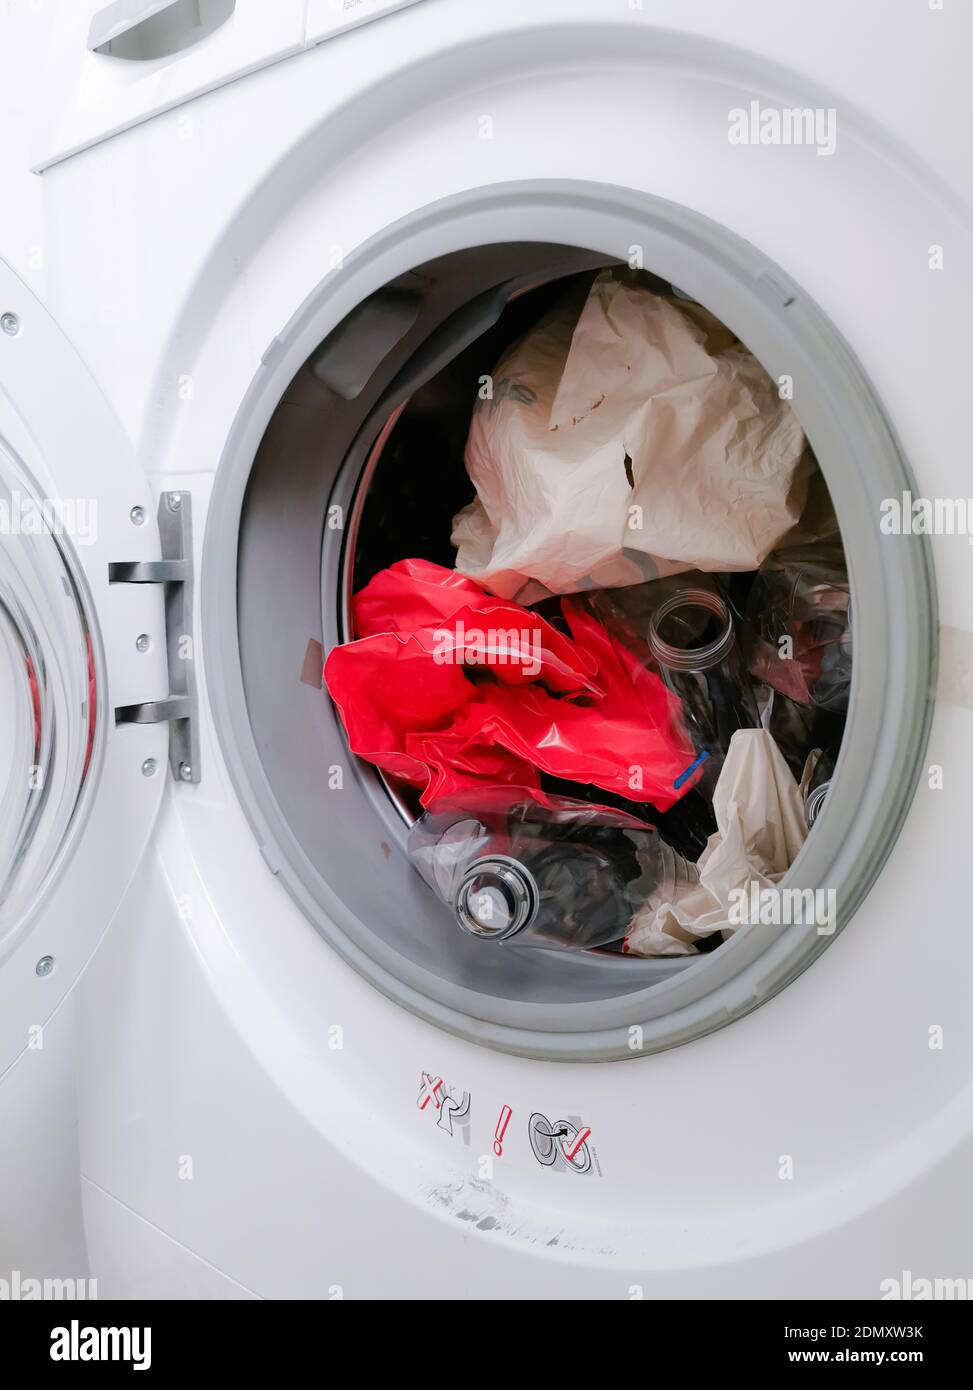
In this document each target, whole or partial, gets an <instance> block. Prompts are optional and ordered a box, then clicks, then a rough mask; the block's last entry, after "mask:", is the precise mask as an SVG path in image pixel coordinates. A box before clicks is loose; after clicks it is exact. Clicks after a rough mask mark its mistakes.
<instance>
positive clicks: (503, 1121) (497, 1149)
mask: <svg viewBox="0 0 973 1390" xmlns="http://www.w3.org/2000/svg"><path fill="white" fill-rule="evenodd" d="M513 1113H514V1112H513V1111H512V1110H511V1108H510V1106H509V1105H505V1106H504V1107H503V1109H502V1110H501V1111H500V1118H499V1120H498V1121H497V1127H496V1129H495V1130H494V1131H493V1133H494V1139H493V1152H494V1153H495V1154H496V1156H497V1158H500V1157H501V1156H502V1155H503V1136H504V1135H505V1134H506V1132H507V1126H508V1125H509V1123H510V1116H511V1115H512V1114H513Z"/></svg>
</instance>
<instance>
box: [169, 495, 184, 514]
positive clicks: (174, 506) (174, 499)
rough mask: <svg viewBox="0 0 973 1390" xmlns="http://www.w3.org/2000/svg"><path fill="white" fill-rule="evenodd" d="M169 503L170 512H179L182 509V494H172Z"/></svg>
mask: <svg viewBox="0 0 973 1390" xmlns="http://www.w3.org/2000/svg"><path fill="white" fill-rule="evenodd" d="M167 501H168V503H169V510H170V512H178V511H179V509H180V508H181V507H182V493H181V492H170V493H169V496H168V499H167Z"/></svg>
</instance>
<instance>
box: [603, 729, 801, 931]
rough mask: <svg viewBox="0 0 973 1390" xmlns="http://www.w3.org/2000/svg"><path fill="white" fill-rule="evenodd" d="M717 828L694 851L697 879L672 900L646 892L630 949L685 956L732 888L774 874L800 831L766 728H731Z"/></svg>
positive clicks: (775, 878) (791, 788) (795, 802)
mask: <svg viewBox="0 0 973 1390" xmlns="http://www.w3.org/2000/svg"><path fill="white" fill-rule="evenodd" d="M713 811H714V813H715V815H716V824H717V831H716V834H715V835H711V836H710V839H709V842H708V844H707V846H706V848H705V850H704V851H703V853H702V855H701V856H700V859H699V863H698V866H697V867H698V868H699V883H698V884H696V885H694V886H693V887H691V888H690V889H689V890H688V891H687V892H686V894H685V895H684V896H682V897H681V898H680V899H679V900H678V901H677V902H666V903H658V902H653V901H651V900H650V902H648V903H647V904H646V906H645V907H644V908H642V909H641V910H640V911H639V912H637V913H636V914H635V916H634V917H633V919H632V923H631V926H630V927H629V932H628V935H627V936H626V938H625V942H624V947H623V949H624V951H625V952H626V954H629V955H634V956H684V955H691V954H693V952H694V951H695V950H696V942H697V941H698V940H700V939H701V938H702V937H704V936H710V935H712V933H713V932H714V931H719V930H721V929H722V931H723V932H724V934H729V933H731V932H732V931H733V930H734V927H733V924H732V923H731V922H729V921H728V920H727V918H728V912H729V908H730V902H731V899H730V894H731V892H732V891H733V890H734V889H743V890H744V891H746V892H748V893H749V885H750V884H751V883H752V882H755V883H757V884H758V886H759V887H760V888H770V887H772V886H773V885H774V884H777V883H779V882H780V881H781V879H782V878H783V877H784V875H785V874H786V873H787V870H788V869H789V868H790V866H791V865H792V864H793V862H794V860H795V859H796V858H797V856H798V853H799V852H800V849H801V847H802V845H803V844H804V841H805V840H806V839H807V834H808V831H807V825H806V824H805V820H804V798H803V795H802V793H801V788H800V786H799V785H798V783H797V780H796V779H795V777H794V774H793V773H792V772H791V770H790V768H789V767H788V766H787V763H786V762H785V760H784V757H783V755H782V754H781V752H780V750H779V749H778V747H777V745H776V743H775V742H774V740H773V738H772V737H771V735H770V734H769V733H768V732H767V731H766V729H738V730H737V732H736V733H735V734H734V735H733V738H732V739H731V740H730V749H729V752H728V753H727V756H726V761H725V762H724V764H723V771H722V773H721V774H720V779H719V781H718V782H717V784H716V792H715V794H714V797H713Z"/></svg>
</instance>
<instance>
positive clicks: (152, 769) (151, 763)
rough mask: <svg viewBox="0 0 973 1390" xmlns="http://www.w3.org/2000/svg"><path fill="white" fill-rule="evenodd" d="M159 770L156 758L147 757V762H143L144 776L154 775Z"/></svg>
mask: <svg viewBox="0 0 973 1390" xmlns="http://www.w3.org/2000/svg"><path fill="white" fill-rule="evenodd" d="M158 770H159V764H158V763H157V762H156V760H155V758H146V760H145V762H144V763H143V764H142V776H143V777H154V776H155V774H156V773H157V772H158Z"/></svg>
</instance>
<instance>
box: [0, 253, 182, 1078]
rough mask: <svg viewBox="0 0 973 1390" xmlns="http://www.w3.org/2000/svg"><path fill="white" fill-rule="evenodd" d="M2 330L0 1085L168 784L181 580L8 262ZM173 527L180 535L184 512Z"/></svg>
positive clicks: (86, 386)
mask: <svg viewBox="0 0 973 1390" xmlns="http://www.w3.org/2000/svg"><path fill="white" fill-rule="evenodd" d="M0 329H2V331H0V534H2V545H0V728H2V730H3V738H2V740H0V1078H2V1076H3V1074H4V1073H5V1072H6V1071H7V1069H8V1068H9V1067H10V1066H11V1065H12V1064H13V1063H14V1061H15V1060H16V1059H17V1057H18V1056H19V1055H20V1054H21V1053H22V1052H23V1051H24V1050H25V1049H28V1048H40V1047H42V1046H43V1028H44V1025H45V1023H46V1021H47V1020H48V1019H50V1018H51V1016H52V1015H53V1013H54V1012H55V1010H56V1009H57V1008H58V1006H59V1004H60V1003H61V1001H62V1000H63V998H64V996H65V995H66V994H67V993H68V992H69V990H70V989H71V987H72V985H73V984H74V983H75V981H76V980H77V978H78V976H79V974H80V973H81V971H82V970H83V969H84V967H85V965H86V963H87V961H88V960H89V958H90V957H91V955H92V953H93V952H94V950H95V948H96V946H97V944H98V941H99V939H100V937H101V935H102V933H103V932H104V931H105V929H106V928H107V926H108V924H109V922H110V921H111V919H112V917H113V915H114V913H115V910H116V908H117V907H118V904H119V902H120V901H121V899H122V896H123V894H124V891H125V888H126V886H127V885H128V882H129V880H130V879H131V876H132V874H133V873H134V871H135V868H136V866H137V864H138V861H139V859H140V858H141V856H142V853H143V851H144V849H145V845H146V842H147V840H148V836H149V833H150V831H151V828H152V825H153V823H154V821H155V818H156V815H157V813H158V809H159V805H160V802H161V796H162V789H163V786H164V784H165V773H166V766H167V755H166V741H167V737H169V735H168V733H167V723H166V722H160V720H159V718H158V716H160V715H162V716H165V715H167V714H168V713H170V712H172V711H173V709H175V710H176V711H177V712H178V711H181V710H183V709H184V708H185V706H184V705H180V704H178V703H177V704H176V705H175V706H173V705H172V703H171V702H169V701H168V696H169V695H170V693H171V691H170V685H169V671H168V662H167V644H166V641H165V634H166V612H165V609H166V606H168V608H169V610H170V615H172V614H173V613H174V612H176V611H178V608H179V605H178V603H177V602H175V601H174V599H173V597H172V596H173V595H174V593H175V591H176V590H177V589H182V588H183V587H184V586H183V585H182V584H172V583H170V584H168V585H163V584H162V583H158V582H152V581H154V580H158V579H160V578H162V577H163V575H164V573H165V572H164V571H162V572H160V571H158V569H153V565H154V564H156V563H157V562H158V561H159V556H160V540H159V530H158V528H157V526H156V524H155V521H154V518H153V515H152V509H151V507H150V502H149V489H148V483H147V480H146V478H145V476H144V475H143V474H142V472H141V470H140V469H139V467H138V464H137V462H136V457H135V452H134V450H133V448H132V445H131V443H130V441H129V440H128V438H127V437H126V435H125V433H124V430H123V429H122V426H121V424H120V422H119V421H118V420H117V418H116V417H115V415H114V414H113V413H112V411H111V409H110V408H109V406H108V403H107V401H106V400H105V399H104V397H103V396H102V394H101V392H100V390H99V388H98V386H97V384H96V382H95V381H94V379H93V378H92V376H91V375H90V373H89V372H88V370H87V368H86V366H85V364H84V363H83V361H82V360H81V358H80V357H79V356H78V354H77V353H76V352H75V350H74V349H73V347H72V346H71V345H70V343H69V342H68V340H67V338H66V337H65V336H64V334H63V333H62V332H61V330H60V329H59V327H58V326H57V324H56V323H55V322H54V320H53V319H52V318H51V317H50V315H49V314H48V313H47V312H46V310H45V309H44V308H43V307H42V305H41V304H40V302H39V301H38V299H37V298H36V297H35V296H34V295H33V293H32V292H31V291H30V290H29V289H28V288H27V286H26V285H24V284H23V282H22V281H20V280H19V279H18V278H17V277H16V276H15V275H14V274H13V273H12V271H11V270H10V269H9V267H7V266H6V265H5V264H4V263H3V262H0ZM178 521H179V527H180V531H181V533H182V534H183V535H184V534H186V528H188V526H189V525H191V517H190V516H189V512H188V508H187V509H186V511H185V513H184V514H182V515H180V517H179V519H178ZM133 579H134V580H136V581H142V582H126V581H127V580H133ZM164 592H165V593H166V594H167V595H169V601H168V605H166V604H164ZM187 635H188V636H189V638H190V641H189V644H188V646H186V647H185V648H184V650H185V651H186V654H187V657H188V658H189V660H188V661H187V662H186V670H185V671H184V672H183V674H182V676H181V680H182V689H183V690H184V691H185V690H188V688H189V685H188V682H189V679H191V676H190V675H189V674H188V673H191V667H192V662H191V656H192V651H191V634H187ZM188 698H189V697H188V695H185V696H183V699H184V700H188ZM187 724H188V721H187V722H186V723H181V724H180V725H179V726H178V727H179V731H180V733H181V734H183V735H185V733H186V727H187Z"/></svg>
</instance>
